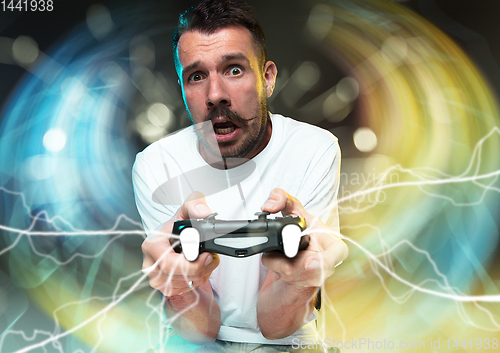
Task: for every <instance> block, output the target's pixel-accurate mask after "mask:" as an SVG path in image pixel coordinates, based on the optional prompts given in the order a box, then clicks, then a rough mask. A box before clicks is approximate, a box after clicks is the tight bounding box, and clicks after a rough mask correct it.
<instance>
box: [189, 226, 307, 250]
mask: <svg viewBox="0 0 500 353" xmlns="http://www.w3.org/2000/svg"><path fill="white" fill-rule="evenodd" d="M301 237H302V230H301V229H300V227H299V226H298V225H296V224H287V225H286V226H284V227H283V230H282V231H281V239H282V240H283V251H284V253H285V255H286V256H287V257H289V258H292V257H295V255H297V253H298V252H299V244H300V238H301ZM181 242H182V238H181Z"/></svg>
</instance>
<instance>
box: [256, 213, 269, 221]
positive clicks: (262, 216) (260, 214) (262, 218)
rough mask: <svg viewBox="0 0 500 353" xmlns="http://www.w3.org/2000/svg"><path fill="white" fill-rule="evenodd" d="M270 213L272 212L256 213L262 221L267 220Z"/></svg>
mask: <svg viewBox="0 0 500 353" xmlns="http://www.w3.org/2000/svg"><path fill="white" fill-rule="evenodd" d="M270 214H271V213H270V212H255V215H256V216H258V217H259V219H260V220H261V221H265V220H266V219H267V216H269V215H270Z"/></svg>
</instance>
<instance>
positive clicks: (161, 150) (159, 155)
mask: <svg viewBox="0 0 500 353" xmlns="http://www.w3.org/2000/svg"><path fill="white" fill-rule="evenodd" d="M194 135H195V134H194V131H193V126H189V127H187V128H184V129H182V130H178V131H176V132H173V133H171V134H169V135H167V136H165V137H163V138H161V139H159V140H158V141H155V142H153V143H152V144H150V145H149V146H147V147H146V148H145V149H144V150H142V151H141V152H139V153H137V155H136V159H135V161H136V162H135V164H138V163H141V162H145V163H155V162H157V161H158V160H164V159H165V157H166V156H168V155H172V156H173V155H174V152H175V155H179V152H182V151H184V152H187V151H189V149H190V146H192V145H193V139H196V137H195V136H194ZM194 147H196V144H194Z"/></svg>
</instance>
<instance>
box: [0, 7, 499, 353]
mask: <svg viewBox="0 0 500 353" xmlns="http://www.w3.org/2000/svg"><path fill="white" fill-rule="evenodd" d="M250 3H251V4H253V5H255V8H256V10H257V15H258V17H259V19H260V20H261V22H262V24H263V26H264V29H265V30H266V33H267V38H268V47H269V54H270V57H271V58H273V60H275V61H276V62H277V64H278V68H279V75H278V82H277V87H276V91H275V94H274V96H273V97H272V99H271V100H270V109H271V110H272V111H273V112H277V113H282V114H284V115H288V116H292V117H294V118H296V119H299V120H303V121H307V122H310V123H313V124H316V125H319V126H322V127H324V128H326V129H329V130H331V131H332V132H333V133H335V134H336V135H337V136H338V137H339V140H340V144H341V147H342V151H343V165H342V174H341V185H340V190H339V207H340V220H341V232H342V234H343V235H344V236H345V237H346V242H347V243H348V245H349V247H350V250H351V254H350V257H349V259H348V260H347V261H345V262H344V263H343V264H342V265H341V266H340V267H338V268H337V271H336V273H335V274H334V276H332V277H331V278H330V279H329V280H328V282H327V284H326V285H325V286H324V292H323V308H322V310H321V317H320V321H319V323H320V328H321V329H322V333H323V335H324V336H325V337H328V338H330V339H331V340H333V339H335V340H337V341H342V342H347V341H349V342H358V347H356V348H353V347H351V349H345V350H344V351H353V352H365V351H384V349H381V348H379V347H378V346H376V344H378V342H383V341H384V340H385V341H386V342H394V344H395V346H396V348H394V349H392V350H390V351H408V352H410V351H415V352H417V351H432V350H433V348H434V351H451V350H456V349H455V348H458V351H463V352H475V351H482V349H484V348H485V346H486V342H487V341H486V340H489V341H488V342H489V343H488V344H489V345H491V346H492V345H493V339H494V338H498V337H500V334H499V332H500V315H499V313H500V304H499V302H500V293H499V289H500V273H499V270H498V269H499V266H498V265H499V264H500V256H499V254H498V239H499V236H498V229H499V206H500V198H499V195H498V193H499V191H500V183H499V181H498V174H499V173H500V172H499V170H500V169H499V164H500V159H499V158H498V156H497V153H498V151H499V147H500V130H499V128H500V121H499V115H498V109H499V107H498V103H497V99H498V94H497V90H498V89H499V88H500V75H499V68H498V58H497V57H498V56H495V55H496V48H495V47H494V46H492V44H494V42H491V39H489V38H491V37H483V36H481V35H480V34H479V33H478V32H477V30H478V28H489V27H488V26H477V27H475V28H474V29H470V28H468V27H467V26H465V25H463V24H462V23H461V22H460V21H457V20H456V18H460V19H462V22H465V23H467V24H469V23H471V24H476V25H477V24H478V23H481V21H484V22H486V23H491V22H492V21H494V19H493V20H492V16H491V14H489V13H488V11H491V12H494V11H493V10H495V9H496V10H498V9H499V7H498V6H495V5H491V4H490V5H485V3H486V2H485V1H483V2H481V1H480V2H477V3H476V5H475V7H473V8H471V6H470V5H469V7H467V6H466V5H464V2H461V1H455V2H453V3H454V5H452V6H450V2H446V1H432V0H426V1H416V0H415V1H408V2H396V1H389V0H364V1H361V0H329V1H306V0H295V1H286V2H285V1H273V2H271V3H269V2H268V3H266V2H265V1H254V2H252V1H250ZM71 6H74V7H71ZM71 6H70V5H69V4H59V3H55V4H54V10H53V11H52V12H51V13H48V12H45V13H41V12H40V11H39V12H32V13H24V14H21V11H19V10H18V11H17V12H16V11H10V12H9V10H8V9H7V10H5V11H3V12H2V13H1V16H0V75H1V77H0V99H1V100H0V102H2V110H1V120H0V123H1V126H0V156H1V158H0V205H1V211H2V212H1V213H0V221H1V222H0V226H1V230H0V231H1V233H0V234H1V238H0V335H1V336H0V351H1V352H52V351H54V352H56V351H57V352H145V351H147V350H148V349H154V347H156V346H157V344H158V342H159V340H160V336H161V333H160V330H159V327H160V322H161V301H160V297H159V295H158V294H157V293H155V292H154V291H153V290H152V289H151V288H149V286H148V284H147V280H145V279H144V276H143V274H142V272H141V271H140V267H141V260H142V255H141V251H140V244H141V242H142V240H143V237H144V234H143V233H142V231H141V225H140V219H139V216H138V214H137V211H136V209H135V204H134V199H133V191H132V185H131V167H132V164H133V161H134V157H135V154H136V153H137V152H138V151H140V150H141V149H142V148H144V147H145V146H146V145H147V144H148V143H150V142H152V141H154V140H156V139H158V138H160V137H161V136H164V135H165V134H167V133H169V132H173V131H176V130H177V129H179V128H181V127H183V126H186V125H187V124H188V119H187V116H186V114H185V112H184V108H183V104H182V100H181V96H180V92H179V89H178V86H177V84H176V78H175V71H174V69H173V65H172V59H171V49H170V47H169V37H170V34H171V32H172V30H173V26H174V25H175V19H176V17H177V14H178V13H179V12H180V11H182V10H183V9H185V7H187V4H186V3H183V2H181V1H164V2H159V1H150V2H140V3H139V2H133V1H115V2H111V1H105V2H101V4H93V3H90V2H86V1H83V2H79V4H78V5H76V4H71ZM453 6H455V7H456V8H455V9H453ZM457 8H458V9H462V11H466V10H464V9H467V10H468V11H470V13H469V14H461V13H460V11H459V10H457ZM464 18H467V20H464ZM488 40H489V41H488ZM488 45H490V46H488ZM495 58H497V59H496V61H495ZM448 339H449V341H447V340H448ZM457 339H458V340H459V341H456V340H457ZM464 339H466V342H465V345H462V346H458V347H454V346H453V344H454V343H455V342H459V343H460V344H464V342H463V340H464ZM469 339H470V341H469ZM476 339H479V340H480V341H477V340H476ZM362 340H365V341H364V342H365V343H366V345H365V346H359V344H360V343H361V342H363V341H362ZM368 340H370V341H371V342H373V347H372V346H369V345H368V344H367V342H368ZM400 341H401V342H403V343H405V344H406V346H407V347H409V348H407V349H402V348H401V349H399V348H398V344H399V342H400ZM431 341H432V342H433V343H434V347H431ZM413 342H423V343H424V344H425V348H424V347H423V346H422V345H420V347H417V343H415V344H414V346H412V345H413ZM436 342H440V349H437V347H436V346H435V345H436ZM479 343H481V347H479ZM449 344H450V349H448V347H449V346H448V345H449ZM388 347H390V345H388ZM388 351H389V350H388Z"/></svg>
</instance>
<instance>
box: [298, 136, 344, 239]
mask: <svg viewBox="0 0 500 353" xmlns="http://www.w3.org/2000/svg"><path fill="white" fill-rule="evenodd" d="M340 157H341V156H340V147H339V144H338V141H335V142H334V143H332V144H331V145H330V146H329V147H328V148H327V149H326V150H325V151H324V152H323V153H317V154H316V156H315V158H314V159H313V160H312V161H311V164H310V166H309V168H308V172H307V174H306V175H305V178H304V185H303V187H302V190H301V193H300V194H301V195H302V198H300V197H299V199H300V200H301V201H302V205H303V206H304V208H305V209H306V211H307V212H309V213H310V214H312V215H313V216H315V217H317V218H319V219H320V220H321V221H322V222H323V223H325V224H327V225H328V226H329V227H330V228H332V229H333V230H336V231H339V217H338V204H337V194H338V190H339V180H340Z"/></svg>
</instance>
